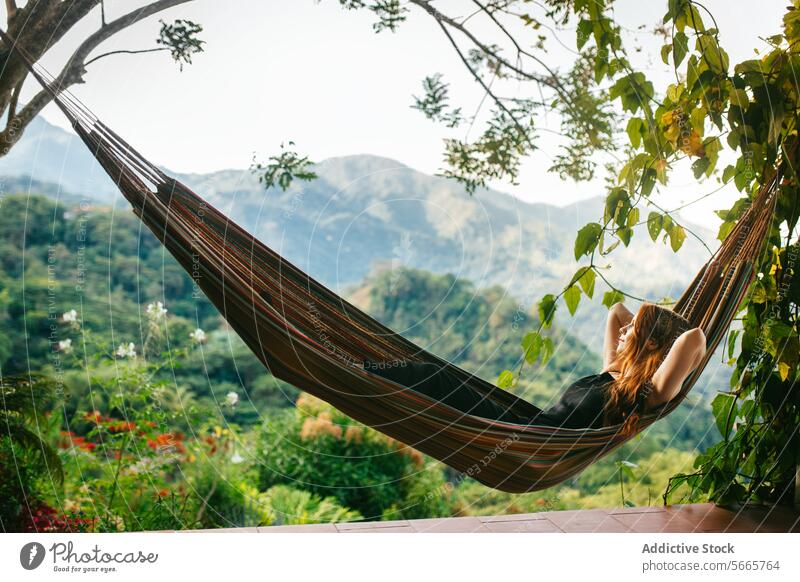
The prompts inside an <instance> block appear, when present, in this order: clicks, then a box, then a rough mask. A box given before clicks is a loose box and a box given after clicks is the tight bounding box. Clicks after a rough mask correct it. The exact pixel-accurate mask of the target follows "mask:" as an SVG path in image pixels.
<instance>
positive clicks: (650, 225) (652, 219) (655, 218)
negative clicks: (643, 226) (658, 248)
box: [647, 212, 664, 242]
mask: <svg viewBox="0 0 800 582" xmlns="http://www.w3.org/2000/svg"><path fill="white" fill-rule="evenodd" d="M663 222H664V217H663V216H661V215H660V214H659V213H658V212H651V213H650V214H648V215H647V232H648V233H650V238H651V239H653V242H655V241H656V239H657V238H658V233H660V232H661V226H662V224H663Z"/></svg>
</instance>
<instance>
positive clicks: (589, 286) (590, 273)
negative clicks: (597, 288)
mask: <svg viewBox="0 0 800 582" xmlns="http://www.w3.org/2000/svg"><path fill="white" fill-rule="evenodd" d="M594 281H595V272H594V269H591V268H590V267H586V272H585V273H584V274H583V275H581V277H580V279H578V284H579V285H580V286H581V289H583V292H584V293H586V296H587V297H589V298H591V297H592V296H593V295H594Z"/></svg>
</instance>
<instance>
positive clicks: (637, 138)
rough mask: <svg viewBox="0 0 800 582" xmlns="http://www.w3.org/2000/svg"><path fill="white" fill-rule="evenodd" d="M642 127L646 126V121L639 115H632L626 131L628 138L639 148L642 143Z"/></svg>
mask: <svg viewBox="0 0 800 582" xmlns="http://www.w3.org/2000/svg"><path fill="white" fill-rule="evenodd" d="M642 127H644V121H643V120H641V119H639V118H638V117H631V118H630V119H629V120H628V125H627V127H626V129H625V131H627V132H628V138H629V139H630V140H631V145H632V146H633V147H634V148H638V147H639V145H640V144H641V143H642Z"/></svg>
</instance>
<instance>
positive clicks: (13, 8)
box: [6, 0, 17, 22]
mask: <svg viewBox="0 0 800 582" xmlns="http://www.w3.org/2000/svg"><path fill="white" fill-rule="evenodd" d="M6 13H7V14H8V21H9V22H10V21H11V19H12V18H14V16H16V14H17V3H16V2H14V0H6Z"/></svg>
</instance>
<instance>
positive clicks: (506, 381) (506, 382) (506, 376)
mask: <svg viewBox="0 0 800 582" xmlns="http://www.w3.org/2000/svg"><path fill="white" fill-rule="evenodd" d="M497 385H498V386H499V387H500V388H504V389H508V388H511V386H513V385H514V374H513V373H512V372H511V371H509V370H503V371H502V372H501V373H500V375H499V376H498V377H497Z"/></svg>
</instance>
